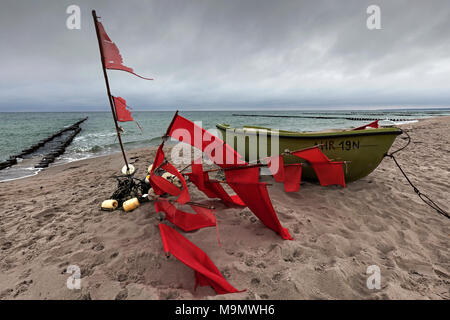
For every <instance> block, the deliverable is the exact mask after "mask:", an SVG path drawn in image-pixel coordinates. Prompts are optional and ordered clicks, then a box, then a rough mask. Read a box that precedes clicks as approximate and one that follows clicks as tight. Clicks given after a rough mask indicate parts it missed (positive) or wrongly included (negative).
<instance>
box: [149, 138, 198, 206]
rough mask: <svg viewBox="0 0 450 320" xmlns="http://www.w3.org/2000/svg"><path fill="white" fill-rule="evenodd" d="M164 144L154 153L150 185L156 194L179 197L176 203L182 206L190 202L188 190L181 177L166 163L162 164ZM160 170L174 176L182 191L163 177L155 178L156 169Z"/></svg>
mask: <svg viewBox="0 0 450 320" xmlns="http://www.w3.org/2000/svg"><path fill="white" fill-rule="evenodd" d="M163 146H164V143H162V144H161V145H160V146H159V148H158V151H156V156H155V161H154V162H153V166H152V170H151V171H150V183H151V185H152V187H153V189H154V191H155V193H156V194H159V195H161V194H163V193H169V194H171V195H173V196H179V197H178V199H177V202H179V203H181V204H183V203H186V202H189V201H190V196H189V190H188V187H187V184H186V180H185V179H184V177H183V175H182V174H181V173H180V172H179V171H178V170H177V168H175V167H174V166H173V165H171V164H170V163H168V162H164V160H165V155H164V151H163ZM158 167H159V168H161V169H163V170H165V171H167V172H169V173H171V174H173V175H174V176H176V177H177V178H178V179H179V180H180V182H181V185H182V189H181V190H180V189H179V188H178V187H177V186H175V185H174V184H173V183H171V182H170V181H168V180H166V179H164V178H163V177H160V176H157V175H156V174H155V170H156V168H158Z"/></svg>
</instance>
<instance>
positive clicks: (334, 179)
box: [311, 161, 345, 188]
mask: <svg viewBox="0 0 450 320" xmlns="http://www.w3.org/2000/svg"><path fill="white" fill-rule="evenodd" d="M343 164H344V162H342V161H334V162H330V163H313V164H311V165H312V167H313V169H314V171H315V172H316V175H317V178H318V179H319V182H320V185H321V186H329V185H334V184H338V185H341V186H343V187H344V188H345V176H344V168H343Z"/></svg>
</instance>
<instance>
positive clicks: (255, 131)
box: [216, 124, 402, 182]
mask: <svg viewBox="0 0 450 320" xmlns="http://www.w3.org/2000/svg"><path fill="white" fill-rule="evenodd" d="M216 127H217V128H218V130H219V131H220V133H221V134H222V138H223V140H224V141H225V142H227V143H228V144H229V145H231V146H232V147H233V148H235V150H236V151H237V152H239V153H240V154H241V155H244V156H245V161H257V160H260V159H261V158H264V157H266V156H273V155H278V154H281V153H283V152H284V151H286V150H289V151H296V150H300V149H305V148H309V147H313V146H316V145H320V148H321V150H322V152H323V153H324V154H325V155H326V156H327V157H328V158H329V159H330V160H333V161H345V165H344V174H345V181H346V182H351V181H355V180H358V179H361V178H363V177H365V176H367V175H368V174H370V173H371V172H372V171H373V170H375V169H376V168H377V167H378V165H379V164H380V162H381V161H382V160H383V158H384V155H385V154H386V153H387V152H388V150H389V148H390V147H391V146H392V144H393V142H394V140H395V138H396V137H397V136H398V135H399V134H401V133H402V131H401V130H400V129H398V128H395V127H393V128H379V129H368V130H354V131H352V130H347V131H336V132H307V133H303V132H292V131H282V130H280V131H275V130H272V129H269V128H262V127H244V128H237V129H236V128H230V127H229V125H226V124H217V125H216ZM244 139H245V150H244V143H243V140H244ZM260 139H261V141H260ZM272 139H278V148H275V146H276V144H275V145H274V148H273V149H276V150H271V149H272V146H271V145H272ZM255 149H256V151H257V152H255ZM264 149H265V150H264ZM250 151H252V152H250ZM283 158H284V162H285V163H298V162H303V160H302V159H299V158H298V157H294V156H290V155H286V156H283ZM302 179H305V180H317V177H316V175H315V173H314V170H313V169H312V167H310V166H305V167H304V169H303V170H302Z"/></svg>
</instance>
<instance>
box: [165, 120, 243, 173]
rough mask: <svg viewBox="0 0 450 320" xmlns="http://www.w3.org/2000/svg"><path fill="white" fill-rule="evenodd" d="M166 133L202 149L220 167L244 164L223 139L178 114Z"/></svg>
mask: <svg viewBox="0 0 450 320" xmlns="http://www.w3.org/2000/svg"><path fill="white" fill-rule="evenodd" d="M168 135H169V136H171V137H173V138H175V139H178V140H179V141H182V142H185V143H188V144H190V145H191V146H193V147H196V148H197V149H200V150H202V151H203V152H205V153H206V155H207V156H208V158H209V159H211V160H212V161H213V162H214V163H215V164H217V165H218V166H220V167H222V168H227V167H232V166H237V165H245V164H246V162H245V161H242V160H241V155H240V154H239V153H237V152H236V151H235V150H234V149H233V148H231V147H230V146H229V145H228V144H226V143H225V142H224V141H222V140H221V139H219V138H218V137H216V136H214V135H213V134H211V133H209V132H208V131H206V130H205V129H203V128H202V127H200V126H198V125H196V124H195V123H193V122H192V121H190V120H188V119H186V118H183V117H181V116H179V115H178V114H177V115H176V116H175V118H174V120H173V121H172V123H171V127H170V130H169V132H168Z"/></svg>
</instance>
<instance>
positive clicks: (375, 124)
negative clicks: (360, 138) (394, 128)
mask: <svg viewBox="0 0 450 320" xmlns="http://www.w3.org/2000/svg"><path fill="white" fill-rule="evenodd" d="M378 121H380V120H375V121H374V122H371V123H368V124H366V125H363V126H361V127H358V128H355V129H353V130H364V129H366V128H367V127H371V128H375V129H378V128H379V127H380V126H379V125H378Z"/></svg>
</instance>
